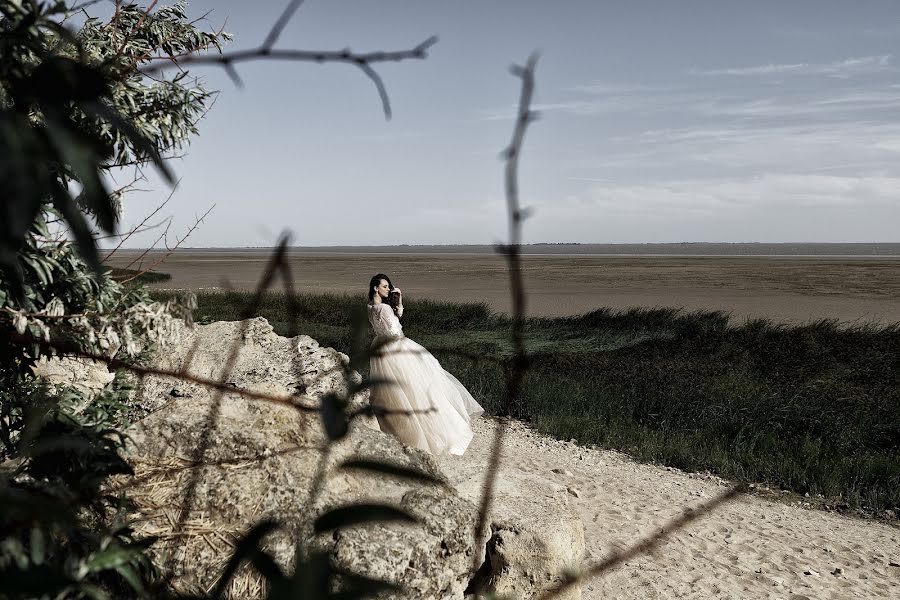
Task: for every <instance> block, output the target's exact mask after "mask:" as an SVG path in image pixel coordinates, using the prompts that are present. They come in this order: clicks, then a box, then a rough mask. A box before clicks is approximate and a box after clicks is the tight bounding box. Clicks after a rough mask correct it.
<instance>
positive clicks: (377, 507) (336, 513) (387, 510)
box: [313, 503, 418, 533]
mask: <svg viewBox="0 0 900 600" xmlns="http://www.w3.org/2000/svg"><path fill="white" fill-rule="evenodd" d="M374 521H401V522H405V523H418V519H417V518H416V517H414V516H413V515H411V514H409V513H408V512H406V511H405V510H403V509H401V508H397V507H396V506H390V505H388V504H366V503H363V504H350V505H347V506H342V507H340V508H335V509H332V510H330V511H328V512H326V513H325V514H323V515H321V516H320V517H319V518H318V519H316V520H315V523H313V528H314V529H315V532H316V533H322V532H325V531H330V530H332V529H338V528H339V527H349V526H351V525H359V524H361V523H371V522H374Z"/></svg>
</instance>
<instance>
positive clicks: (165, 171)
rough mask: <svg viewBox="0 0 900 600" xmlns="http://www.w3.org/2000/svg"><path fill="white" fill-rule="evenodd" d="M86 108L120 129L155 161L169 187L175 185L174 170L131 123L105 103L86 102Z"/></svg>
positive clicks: (136, 146)
mask: <svg viewBox="0 0 900 600" xmlns="http://www.w3.org/2000/svg"><path fill="white" fill-rule="evenodd" d="M84 108H86V109H87V110H88V111H90V112H92V113H93V114H95V115H96V116H98V117H101V118H103V119H105V120H107V121H109V122H110V123H111V124H112V125H114V126H115V127H116V129H118V130H119V131H121V132H122V133H123V134H124V135H125V136H126V137H128V140H129V141H130V142H131V143H132V144H133V145H134V147H135V148H137V149H138V150H139V151H140V152H143V153H144V154H146V155H147V156H149V157H150V159H151V160H152V161H153V164H154V165H156V168H157V169H159V172H160V173H161V174H162V176H163V177H164V178H165V180H166V182H167V183H169V185H174V183H175V175H174V174H173V173H172V170H171V169H170V168H169V166H168V165H167V164H166V163H165V162H164V161H163V159H162V157H161V156H160V154H159V150H158V149H157V148H156V146H154V145H153V144H152V143H151V142H150V140H148V139H147V138H146V137H144V136H143V135H141V133H140V132H139V131H138V130H137V129H135V127H134V125H132V124H131V123H129V122H128V121H127V120H126V119H124V118H122V116H121V115H120V114H119V113H118V112H116V111H115V110H113V109H112V108H110V107H109V106H107V105H106V104H104V103H103V102H100V101H97V102H86V103H85V104H84Z"/></svg>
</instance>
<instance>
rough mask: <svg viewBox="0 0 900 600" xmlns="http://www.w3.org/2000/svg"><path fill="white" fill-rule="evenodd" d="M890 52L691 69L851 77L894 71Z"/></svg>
mask: <svg viewBox="0 0 900 600" xmlns="http://www.w3.org/2000/svg"><path fill="white" fill-rule="evenodd" d="M892 59H893V56H892V55H891V54H880V55H876V56H863V57H858V58H847V59H844V60H839V61H834V62H830V63H805V62H804V63H784V64H768V65H757V66H751V67H732V68H725V69H706V70H700V69H692V70H691V71H690V73H691V74H692V75H701V76H717V75H728V76H732V77H761V76H762V77H764V76H768V75H827V76H830V77H841V78H843V77H851V76H853V75H859V74H865V73H878V72H884V71H894V70H895V67H894V65H893V63H892Z"/></svg>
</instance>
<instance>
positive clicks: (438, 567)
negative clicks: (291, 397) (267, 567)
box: [129, 319, 487, 599]
mask: <svg viewBox="0 0 900 600" xmlns="http://www.w3.org/2000/svg"><path fill="white" fill-rule="evenodd" d="M235 343H237V344H238V346H239V348H240V351H239V353H238V355H237V358H236V360H235V361H234V365H233V368H232V369H231V370H230V374H229V375H228V377H227V378H225V379H226V381H227V382H228V383H229V384H231V385H234V386H235V387H239V388H242V389H249V390H254V391H262V392H266V393H269V394H275V395H283V394H290V393H297V392H301V393H302V397H301V399H300V400H301V401H302V403H303V404H304V405H309V406H314V405H315V404H316V402H315V401H316V399H317V397H318V396H319V395H321V394H324V393H329V392H334V391H339V392H340V391H342V390H344V389H345V384H344V382H343V379H342V375H341V369H340V363H341V362H343V361H345V360H346V357H344V356H342V355H340V354H339V353H337V352H335V351H333V350H331V349H327V348H320V347H319V346H318V344H316V343H315V342H314V341H313V340H312V339H310V338H308V337H306V336H299V337H297V338H294V339H287V338H283V337H280V336H277V335H276V334H275V333H274V332H273V331H272V329H271V327H270V326H269V325H268V323H267V322H265V320H263V319H253V320H251V321H249V322H245V324H244V326H243V329H242V328H241V327H240V326H239V324H237V323H214V324H211V325H206V326H198V327H196V329H195V330H194V332H193V333H192V334H189V335H186V336H184V342H183V343H182V344H180V345H179V346H178V347H175V348H171V349H169V350H168V351H167V352H166V353H165V354H163V355H161V356H160V359H159V365H160V366H163V367H166V368H170V369H172V368H176V369H177V368H180V367H181V365H182V364H184V362H185V361H186V359H188V358H189V359H190V360H189V363H190V366H189V369H188V372H190V373H192V374H195V375H199V376H203V377H209V378H216V377H220V376H221V375H222V369H223V363H224V362H226V361H225V360H223V358H222V357H223V356H224V357H227V356H229V353H230V349H231V347H232V345H233V344H235ZM135 401H136V402H138V403H140V404H141V405H142V406H144V407H146V408H148V409H152V410H153V412H152V414H150V415H149V416H148V417H146V418H145V419H143V420H142V421H141V422H140V423H138V424H137V426H136V427H134V429H133V430H132V431H130V432H129V433H130V435H131V436H132V440H133V446H132V448H133V449H132V451H131V455H130V457H129V459H130V461H131V462H132V463H133V464H135V466H136V470H137V481H138V482H140V484H139V485H138V486H137V487H133V488H132V489H131V492H130V493H131V495H132V497H133V498H134V499H135V501H136V502H137V504H138V506H139V508H140V515H139V522H138V527H139V531H141V532H142V533H145V534H149V535H157V536H159V537H160V540H159V541H158V542H157V543H156V544H155V546H154V549H155V551H156V552H157V553H158V555H159V557H160V559H161V560H162V562H163V564H164V565H165V566H167V567H168V568H171V569H172V572H173V573H174V575H175V578H174V580H173V586H174V587H175V588H176V589H178V590H180V591H198V590H208V589H210V588H211V586H213V585H214V584H215V582H216V578H217V577H218V575H219V573H221V571H222V569H223V567H224V565H225V562H226V561H227V559H228V557H229V556H230V554H231V546H232V545H233V544H234V541H235V539H236V538H237V537H239V536H240V535H241V534H242V533H243V532H244V531H246V530H247V529H248V528H249V527H250V526H252V525H253V524H254V523H257V522H260V521H262V520H266V519H274V520H276V521H278V522H279V523H281V527H280V528H279V529H278V530H277V531H275V532H274V533H272V534H271V535H269V536H268V537H267V538H266V539H265V548H266V549H267V551H268V552H270V553H271V554H272V556H273V557H274V558H275V560H276V561H277V562H278V563H279V564H280V565H281V566H282V568H284V569H287V570H290V569H291V567H292V562H293V558H294V553H295V542H296V541H297V540H303V542H304V544H305V545H306V547H307V549H308V550H320V551H325V552H327V553H328V555H329V556H330V557H331V561H332V563H333V564H334V565H335V566H336V567H338V568H341V569H344V570H346V571H350V572H353V573H357V574H360V575H366V576H369V577H374V578H379V579H384V580H387V581H392V582H395V583H398V584H400V585H402V586H403V587H404V589H405V591H404V592H403V593H402V594H399V595H398V597H416V598H434V599H451V598H454V599H461V598H462V597H463V593H464V590H465V589H466V587H467V586H468V584H469V580H470V578H471V575H472V573H471V566H472V565H473V564H477V563H480V562H481V561H482V556H483V552H484V548H485V546H486V542H487V540H486V539H478V540H476V539H475V535H474V523H473V521H474V514H475V508H474V506H473V505H472V504H471V503H470V502H469V501H467V500H466V499H464V498H462V497H461V496H460V495H459V494H458V493H457V492H456V491H455V490H454V489H453V488H452V487H450V486H447V485H435V484H423V483H410V482H408V481H403V480H401V479H398V478H393V477H389V476H381V475H379V476H372V475H367V474H365V473H360V472H354V471H349V470H345V469H340V468H339V465H340V464H341V463H342V462H343V461H344V460H345V459H347V458H349V457H361V458H373V459H376V460H380V461H382V462H388V463H391V464H394V465H398V466H405V467H410V468H413V469H416V470H418V471H420V472H425V473H429V474H431V475H432V476H434V477H435V478H437V479H444V478H443V477H442V475H441V474H440V472H439V470H438V468H437V466H436V464H435V463H434V461H433V460H432V459H431V457H430V456H429V455H427V454H425V453H422V452H420V451H418V450H415V449H412V448H408V447H405V446H403V445H402V444H400V443H399V442H398V441H397V440H396V439H394V438H393V437H391V436H388V435H385V434H382V433H381V432H380V431H377V430H375V429H373V428H372V426H373V425H374V421H370V422H369V423H368V426H367V424H366V423H362V422H354V423H353V424H352V425H351V427H350V432H349V434H348V435H347V436H346V438H344V439H343V440H341V441H339V442H337V443H334V444H331V445H328V444H326V436H325V435H324V433H323V428H322V426H321V423H320V420H319V414H318V413H316V412H309V411H305V410H299V409H297V408H296V407H293V406H289V405H285V404H277V403H271V402H265V401H260V400H257V399H248V398H244V397H240V396H238V395H236V394H233V393H226V394H224V395H222V396H221V397H217V395H216V393H215V392H214V391H213V392H212V393H211V391H210V390H209V389H208V388H205V387H204V386H201V385H199V384H193V383H189V382H183V381H174V382H173V381H172V380H168V379H164V378H158V377H148V378H146V379H145V381H144V382H143V384H142V385H141V386H140V392H139V395H138V396H137V397H136V398H135ZM364 401H365V398H364V397H363V398H356V399H355V402H364ZM374 426H375V427H377V425H374ZM326 448H327V449H326ZM320 475H321V477H320ZM319 482H321V485H319ZM317 486H318V487H317ZM314 489H317V490H318V493H317V495H315V496H314V497H311V495H310V493H311V490H314ZM364 501H368V502H378V503H388V504H392V505H396V506H399V507H401V508H404V509H406V510H407V511H408V512H409V513H411V514H412V515H414V516H416V517H417V518H418V520H419V523H418V524H414V525H409V524H398V523H377V524H369V525H360V526H352V527H346V528H341V529H338V530H335V531H334V532H328V533H327V534H320V535H314V534H313V531H312V527H311V523H312V521H313V519H314V518H315V517H316V516H317V515H320V514H322V513H323V512H324V511H326V510H328V509H330V508H334V507H338V506H343V505H346V504H351V503H359V502H364ZM231 590H232V595H234V596H241V597H250V596H254V595H259V594H260V593H261V581H260V578H259V576H258V575H256V574H255V572H253V571H251V570H250V569H249V568H246V569H244V570H243V572H242V573H241V574H240V576H239V577H238V578H236V579H235V581H234V582H233V583H232V587H231Z"/></svg>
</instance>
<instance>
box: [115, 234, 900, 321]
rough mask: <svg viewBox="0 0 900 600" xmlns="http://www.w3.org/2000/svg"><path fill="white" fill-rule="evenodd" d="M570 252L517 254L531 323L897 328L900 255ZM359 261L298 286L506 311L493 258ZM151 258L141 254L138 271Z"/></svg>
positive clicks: (256, 258) (300, 270)
mask: <svg viewBox="0 0 900 600" xmlns="http://www.w3.org/2000/svg"><path fill="white" fill-rule="evenodd" d="M576 250H577V248H576V249H575V250H570V253H569V254H566V253H556V254H552V253H542V254H532V255H526V256H524V257H523V272H524V277H525V286H526V291H527V293H528V305H527V311H528V314H529V315H532V316H564V315H575V314H580V313H584V312H588V311H590V310H594V309H596V308H599V307H603V306H606V307H611V308H616V309H621V308H629V307H632V306H643V307H653V306H681V307H685V308H686V309H688V310H697V309H705V310H724V311H728V312H731V313H732V315H733V316H734V318H735V319H738V320H741V319H745V318H748V317H765V318H770V319H775V320H779V321H785V322H805V321H811V320H817V319H825V318H828V319H838V320H840V321H845V322H855V321H862V322H881V323H893V322H900V256H849V255H844V256H834V255H832V256H825V255H820V256H786V255H781V256H772V255H767V256H759V255H746V256H727V255H702V256H673V255H668V256H667V255H627V256H625V255H618V256H614V255H598V254H595V255H585V254H582V253H578V252H576ZM361 252H362V249H361V250H359V251H358V252H334V251H292V252H291V253H290V254H289V262H290V266H291V270H292V273H293V277H294V282H295V285H296V289H297V290H299V291H300V292H313V293H315V292H337V293H347V294H359V295H360V296H362V295H363V294H364V293H365V289H366V285H367V284H368V279H369V277H370V276H371V275H373V274H375V273H377V272H384V273H387V274H388V275H389V276H390V277H391V278H392V280H393V282H394V284H395V285H397V286H398V287H400V288H402V289H403V292H404V296H405V297H406V298H409V299H415V298H430V299H436V300H438V299H443V300H449V301H454V302H468V301H472V302H485V303H487V304H488V305H490V306H491V307H492V308H493V309H495V310H498V311H508V310H509V306H510V302H509V290H508V285H509V278H508V273H507V269H506V264H505V262H504V260H503V259H502V258H501V257H499V256H497V255H493V254H490V253H489V252H479V253H474V252H473V253H462V252H431V253H416V252H413V251H404V252H399V251H398V252H390V253H378V254H375V253H371V250H370V251H369V253H361ZM710 252H712V250H710ZM139 254H140V252H139V251H135V250H128V251H121V250H120V251H119V252H117V253H116V255H115V256H114V257H113V258H112V260H110V261H109V262H108V264H109V265H110V266H116V267H124V266H126V265H127V264H128V263H129V262H131V261H132V260H133V259H134V258H135V257H136V256H138V255H139ZM268 257H269V252H268V251H265V250H199V249H198V250H193V249H188V250H179V251H177V252H175V253H174V254H173V255H172V256H170V257H168V259H166V261H165V262H164V263H163V264H161V265H160V266H159V267H158V270H160V271H163V272H166V273H170V274H171V275H172V280H171V281H167V282H164V283H161V284H157V285H156V286H154V287H158V288H174V289H194V290H200V289H227V288H235V289H253V288H255V287H256V285H257V283H258V281H259V279H260V277H261V275H262V273H263V270H264V268H265V265H266V262H267V260H268ZM158 258H159V257H158V256H156V255H153V254H151V255H149V256H147V257H145V258H144V260H143V264H144V267H145V268H146V267H148V266H150V265H152V264H154V262H155V261H156V260H158ZM135 266H137V265H133V266H132V267H133V268H134V267H135ZM277 286H278V287H279V288H280V287H282V283H281V282H280V281H278V282H277Z"/></svg>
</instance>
